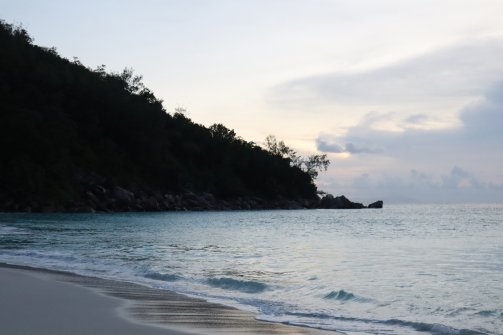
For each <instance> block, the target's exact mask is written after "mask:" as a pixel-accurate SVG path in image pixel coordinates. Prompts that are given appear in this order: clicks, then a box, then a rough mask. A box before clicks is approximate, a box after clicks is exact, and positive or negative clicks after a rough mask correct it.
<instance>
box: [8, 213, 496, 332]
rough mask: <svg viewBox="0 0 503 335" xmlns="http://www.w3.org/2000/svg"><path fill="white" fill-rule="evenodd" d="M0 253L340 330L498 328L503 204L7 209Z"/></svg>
mask: <svg viewBox="0 0 503 335" xmlns="http://www.w3.org/2000/svg"><path fill="white" fill-rule="evenodd" d="M0 262H3V263H9V264H16V265H27V266H32V267H38V268H45V269H52V270H63V271H68V272H72V273H76V274H80V275H87V276H94V277H100V278H105V279H118V280H124V281H130V282H135V283H140V284H143V285H147V286H150V287H154V288H157V289H166V290H172V291H176V292H180V293H183V294H186V295H189V296H195V297H201V298H204V299H207V300H209V301H214V302H219V303H222V304H226V305H231V306H235V307H237V308H240V309H244V310H249V311H252V312H255V313H256V315H257V318H258V319H259V320H266V321H273V322H281V323H287V324H291V325H302V326H307V327H314V328H321V329H328V330H338V331H341V332H344V333H347V334H355V335H356V334H358V335H360V334H361V335H363V334H390V335H391V334H400V335H412V334H414V335H416V334H435V335H439V334H459V335H471V334H503V205H386V206H385V208H383V209H362V210H293V211H285V210H274V211H229V212H167V213H115V214H29V213H26V214H21V213H20V214H17V213H16V214H9V213H3V214H0Z"/></svg>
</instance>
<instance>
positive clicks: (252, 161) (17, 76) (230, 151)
mask: <svg viewBox="0 0 503 335" xmlns="http://www.w3.org/2000/svg"><path fill="white" fill-rule="evenodd" d="M0 154H1V160H0V201H4V202H5V201H8V200H9V199H35V200H37V199H38V200H41V199H42V200H47V199H49V200H53V201H60V202H65V201H70V200H75V199H78V198H79V197H82V194H83V192H85V188H84V186H82V185H84V184H85V183H84V182H83V181H85V180H89V179H93V178H94V179H97V178H98V179H100V180H102V181H103V182H106V183H113V184H115V185H123V186H128V187H129V186H134V187H136V188H137V189H138V188H145V189H150V190H157V191H163V192H164V191H169V192H173V193H181V192H185V191H187V190H190V191H193V192H210V193H213V194H214V195H215V196H217V197H220V198H232V197H238V196H255V197H261V198H266V199H271V198H278V197H282V198H286V199H312V198H314V197H316V187H315V185H314V183H313V176H312V175H311V174H309V173H307V172H306V171H303V170H302V169H301V168H299V167H298V166H295V165H292V164H290V163H291V162H290V160H289V159H287V158H284V157H281V156H278V155H275V154H272V153H271V152H268V151H266V150H264V149H262V148H260V147H259V146H257V145H255V144H254V143H252V142H247V141H244V140H243V139H241V138H239V137H238V136H236V134H235V133H234V131H232V130H230V129H227V128H226V127H225V126H223V125H221V124H215V125H213V126H211V127H209V128H206V127H204V126H202V125H199V124H196V123H194V122H192V121H191V120H190V119H188V118H187V117H185V116H184V114H182V113H174V114H173V115H170V114H168V113H167V112H166V111H165V110H164V108H163V105H162V101H160V100H159V99H157V98H156V97H155V96H154V94H153V93H152V92H151V91H150V90H148V89H147V88H146V87H144V86H143V85H142V83H141V78H140V77H137V76H134V75H133V73H132V71H131V70H125V71H124V72H123V73H120V74H113V73H112V74H111V73H107V72H106V71H105V69H104V67H98V68H97V69H94V70H91V69H89V68H86V67H85V66H83V65H82V64H81V63H80V62H79V61H78V60H77V59H74V60H73V61H70V60H67V59H65V58H62V57H60V56H59V55H58V54H57V52H56V51H55V49H48V48H43V47H39V46H36V45H34V44H33V43H32V41H31V38H30V36H29V35H28V34H27V33H26V31H24V30H23V29H22V28H19V27H13V26H12V25H9V24H6V23H4V22H0Z"/></svg>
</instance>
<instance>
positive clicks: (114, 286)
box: [0, 265, 336, 335]
mask: <svg viewBox="0 0 503 335" xmlns="http://www.w3.org/2000/svg"><path fill="white" fill-rule="evenodd" d="M31 334H34V335H45V334H47V335H68V334H72V335H105V334H107V335H108V334H110V335H112V334H120V335H162V334H165V335H182V334H205V335H206V334H207V335H211V334H247V335H254V334H288V335H297V334H298V335H308V334H309V335H315V334H316V335H321V334H336V333H335V332H326V331H320V330H315V329H309V328H303V327H293V326H287V325H282V324H277V323H269V322H261V321H257V320H255V317H254V315H253V314H252V313H248V312H244V311H241V310H237V309H235V308H232V307H227V306H223V305H219V304H214V303H210V302H207V301H204V300H201V299H195V298H189V297H186V296H184V295H181V294H177V293H174V292H170V291H166V290H157V289H152V288H149V287H145V286H141V285H138V284H132V283H127V282H120V281H113V280H104V279H99V278H91V277H83V276H77V275H73V274H68V273H63V272H54V271H46V270H37V269H31V268H26V267H18V266H9V265H0V335H31Z"/></svg>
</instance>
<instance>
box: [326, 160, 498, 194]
mask: <svg viewBox="0 0 503 335" xmlns="http://www.w3.org/2000/svg"><path fill="white" fill-rule="evenodd" d="M324 188H325V189H326V190H327V191H329V192H332V193H335V194H345V195H346V196H348V197H349V198H350V199H354V200H355V201H361V202H364V203H369V202H372V201H375V200H377V199H382V200H384V201H385V202H386V203H407V202H423V203H439V202H440V203H454V202H478V203H495V202H503V185H502V184H495V183H491V182H482V181H480V180H479V179H477V178H476V177H475V176H474V174H473V173H471V172H469V171H467V170H465V169H463V168H461V167H459V166H454V167H453V168H451V169H450V170H449V171H448V172H447V173H445V172H444V173H440V174H439V175H434V174H431V173H429V172H425V171H420V170H417V169H412V170H410V171H408V173H406V174H404V175H396V174H389V173H376V174H369V173H363V174H360V175H357V176H355V177H354V178H352V179H350V180H348V181H347V182H346V183H341V182H340V181H339V182H338V183H336V182H333V183H328V184H326V185H325V186H324Z"/></svg>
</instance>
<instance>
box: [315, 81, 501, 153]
mask: <svg viewBox="0 0 503 335" xmlns="http://www.w3.org/2000/svg"><path fill="white" fill-rule="evenodd" d="M392 116H394V115H393V114H390V113H384V114H379V113H369V114H367V115H366V116H365V117H364V118H363V119H362V120H361V121H360V122H359V123H358V124H357V125H355V126H354V127H350V128H349V129H348V131H347V134H346V135H345V136H340V137H335V136H333V135H329V134H320V135H319V136H318V137H317V139H316V145H317V148H318V150H320V151H323V152H333V153H340V152H349V153H351V154H362V153H374V154H375V153H381V154H387V155H393V154H398V153H400V152H402V153H403V152H404V151H408V150H411V149H415V150H414V155H418V156H419V155H421V154H423V155H424V154H427V153H432V152H435V151H439V150H442V151H449V152H453V153H461V152H465V153H466V152H467V151H466V150H477V151H486V152H488V153H490V154H493V155H495V156H499V157H503V154H500V152H501V148H500V147H501V145H502V143H503V131H502V128H501V127H502V125H503V82H500V83H497V84H496V85H494V86H493V87H491V88H490V90H488V92H487V94H485V95H484V97H483V98H481V99H478V100H477V101H476V102H474V103H472V104H470V105H468V106H467V107H465V108H464V109H462V110H461V111H460V113H459V119H460V122H461V127H456V128H443V129H416V128H415V127H411V126H410V125H415V124H421V123H424V122H427V121H428V120H429V118H428V117H427V116H425V115H417V114H416V115H412V116H406V117H404V118H403V119H402V120H401V121H399V122H398V124H399V125H401V126H402V129H401V131H399V132H397V131H389V130H385V129H384V130H383V129H376V127H375V126H376V124H377V123H378V122H380V121H382V120H386V119H390V118H391V117H392ZM404 125H405V126H404ZM421 150H423V151H425V152H421ZM424 158H426V157H424Z"/></svg>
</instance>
